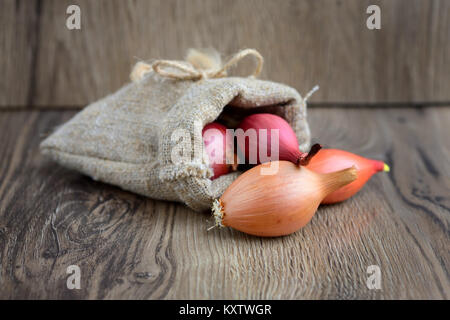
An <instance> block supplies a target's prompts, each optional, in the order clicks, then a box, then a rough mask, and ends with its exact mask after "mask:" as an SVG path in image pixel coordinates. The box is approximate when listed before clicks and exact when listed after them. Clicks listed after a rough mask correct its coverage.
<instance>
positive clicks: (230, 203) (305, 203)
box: [212, 161, 357, 237]
mask: <svg viewBox="0 0 450 320" xmlns="http://www.w3.org/2000/svg"><path fill="white" fill-rule="evenodd" d="M270 167H271V168H277V169H276V170H275V172H276V173H274V174H273V173H272V174H263V170H269V168H270ZM356 178H357V170H356V168H355V167H351V168H347V169H344V170H341V171H336V172H332V173H326V174H320V173H316V172H314V171H311V170H309V169H307V168H305V167H302V166H300V167H298V166H296V165H295V164H293V163H292V162H290V161H273V162H269V163H264V164H261V165H258V166H256V167H253V168H252V169H250V170H248V171H246V172H244V173H243V174H242V175H240V176H239V177H238V178H237V179H236V180H235V181H234V182H233V183H232V184H231V185H230V186H229V187H228V188H227V189H226V190H225V192H224V193H223V195H222V196H221V197H220V199H218V200H215V201H214V204H213V208H212V211H213V215H214V218H215V222H216V226H218V227H231V228H234V229H237V230H239V231H242V232H245V233H248V234H252V235H256V236H262V237H275V236H283V235H288V234H291V233H293V232H295V231H297V230H299V229H300V228H302V227H303V226H305V225H306V224H307V223H308V222H309V221H310V220H311V218H312V217H313V215H314V214H315V212H316V211H317V208H318V206H319V204H320V203H321V202H322V200H323V199H324V198H325V197H326V196H327V195H328V194H330V193H332V192H334V191H336V190H337V189H339V188H341V187H342V186H345V185H347V184H349V183H351V182H352V181H354V180H355V179H356Z"/></svg>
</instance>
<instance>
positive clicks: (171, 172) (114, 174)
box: [41, 72, 310, 211]
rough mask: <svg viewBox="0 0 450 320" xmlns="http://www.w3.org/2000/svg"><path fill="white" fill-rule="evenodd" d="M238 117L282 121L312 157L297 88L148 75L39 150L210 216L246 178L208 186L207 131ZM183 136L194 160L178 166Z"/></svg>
mask: <svg viewBox="0 0 450 320" xmlns="http://www.w3.org/2000/svg"><path fill="white" fill-rule="evenodd" d="M226 106H227V108H226V110H227V111H224V112H223V110H224V108H225V107H226ZM238 110H240V111H244V113H245V112H247V113H248V112H262V111H265V112H267V110H270V111H269V112H274V113H276V114H278V115H280V116H282V117H284V118H285V119H286V120H287V121H288V122H289V123H290V124H291V126H292V128H293V129H294V131H295V132H296V134H297V137H298V140H299V143H300V149H301V150H305V151H306V150H307V149H308V147H309V142H310V131H309V127H308V124H307V121H306V102H305V101H304V99H302V97H301V96H300V94H299V93H298V92H297V91H296V90H295V89H293V88H291V87H288V86H286V85H283V84H279V83H275V82H270V81H262V80H258V79H255V78H253V77H249V78H242V77H220V78H205V77H200V79H172V78H167V77H162V76H160V75H158V74H152V73H151V72H150V73H149V74H147V75H146V76H144V77H142V79H140V80H139V81H135V82H131V83H129V84H127V85H125V86H124V87H122V88H121V89H120V90H119V91H117V92H115V93H114V94H112V95H109V96H107V97H105V98H103V99H101V100H99V101H97V102H94V103H92V104H90V105H88V106H87V107H86V108H84V109H83V110H82V111H80V112H79V113H78V114H77V115H75V116H74V117H73V118H72V119H71V120H69V121H68V122H67V123H65V124H64V125H62V126H60V127H59V128H58V129H57V130H56V131H55V132H54V133H53V134H52V135H50V136H49V137H48V138H46V139H45V140H44V141H43V142H42V143H41V150H42V152H43V153H44V154H46V155H48V156H50V157H51V158H52V159H53V160H55V161H56V162H58V163H60V164H61V165H63V166H66V167H68V168H71V169H75V170H78V171H80V172H82V173H83V174H86V175H88V176H90V177H92V178H93V179H95V180H99V181H103V182H106V183H109V184H113V185H116V186H119V187H121V188H123V189H125V190H129V191H132V192H135V193H138V194H141V195H144V196H148V197H151V198H154V199H162V200H169V201H179V202H183V203H185V204H186V205H188V206H189V207H190V208H192V209H194V210H196V211H200V210H205V209H209V208H210V207H211V204H212V203H213V200H214V199H216V198H217V197H220V196H221V194H222V193H223V191H225V189H226V188H227V187H228V186H229V185H230V184H231V183H232V182H233V180H234V179H235V178H236V177H237V176H238V175H239V174H240V172H234V173H230V174H227V175H224V176H221V177H220V178H218V179H215V180H212V181H211V180H210V179H209V177H211V176H212V171H211V169H210V167H209V162H208V156H207V154H206V152H205V148H204V147H203V142H202V139H201V134H202V133H201V131H202V128H203V126H204V125H206V124H208V123H210V122H213V121H214V120H216V119H217V118H218V117H219V116H222V117H223V116H225V117H224V119H226V114H227V113H228V115H229V116H230V117H232V116H233V113H234V112H235V111H236V112H238ZM177 132H187V133H188V134H189V135H190V137H191V138H190V144H188V145H189V146H190V147H191V149H192V156H191V157H188V158H187V157H182V158H176V157H175V158H174V156H173V150H174V148H175V147H179V143H180V141H179V140H177V139H176V137H174V134H175V133H177Z"/></svg>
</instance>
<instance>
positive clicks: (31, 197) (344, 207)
mask: <svg viewBox="0 0 450 320" xmlns="http://www.w3.org/2000/svg"><path fill="white" fill-rule="evenodd" d="M73 114H74V112H73V111H64V112H63V111H45V112H43V111H8V112H6V111H3V112H0V131H1V132H0V133H1V134H0V141H1V143H0V154H1V162H0V164H1V166H0V288H2V289H1V290H0V298H2V299H5V298H6V299H10V298H24V299H28V298H40V299H42V298H65V299H66V298H67V299H69V298H70V299H72V298H73V299H77V298H101V299H104V298H105V299H112V298H122V299H126V298H135V299H159V298H164V299H187V298H189V299H233V298H240V299H260V298H266V299H323V298H326V299H330V298H332V299H334V298H337V299H353V298H358V299H366V298H367V299H374V298H382V299H392V298H396V299H398V298H415V299H417V298H435V299H449V298H450V279H449V268H450V255H449V240H450V235H449V223H450V215H449V213H450V163H449V161H448V159H449V157H450V141H449V139H448V137H449V136H450V129H449V126H448V124H449V123H450V108H444V107H441V108H426V109H422V108H419V109H395V108H394V109H371V110H367V109H358V108H347V109H336V108H329V109H327V108H316V109H311V110H309V121H310V123H311V127H312V131H313V136H314V140H316V141H321V142H322V143H324V144H325V145H327V146H333V147H337V148H344V149H347V150H350V151H353V152H357V153H359V154H361V155H364V156H367V157H373V158H378V159H382V160H385V161H387V162H388V163H389V164H390V165H391V169H392V170H391V172H390V173H389V174H385V173H383V174H378V175H376V176H375V177H373V178H372V180H370V181H369V183H368V184H367V185H366V186H365V187H364V189H363V190H362V191H361V192H360V193H359V194H358V195H357V196H355V197H354V198H352V199H350V200H349V201H346V202H344V203H342V204H339V205H332V206H323V207H320V208H319V210H318V212H317V214H316V216H315V217H314V218H313V219H312V221H311V223H310V224H308V225H307V226H305V227H304V228H303V229H301V230H300V231H298V232H296V233H295V234H292V235H290V236H286V237H281V238H274V239H264V238H258V237H252V236H247V235H245V234H242V233H240V232H237V231H233V230H231V229H220V230H218V229H216V230H213V231H210V232H207V231H206V228H207V227H209V226H210V225H211V224H212V221H211V218H210V216H209V214H208V213H205V214H199V213H195V212H193V211H191V210H189V209H187V208H185V207H184V206H182V205H180V204H175V203H170V202H163V201H155V200H151V199H146V198H143V197H140V196H137V195H134V194H131V193H128V192H125V191H122V190H120V189H118V188H116V187H113V186H108V185H105V184H102V183H99V182H95V181H93V180H91V179H89V178H87V177H84V176H82V175H80V174H78V173H76V172H73V171H70V170H67V169H64V168H62V167H60V166H58V165H56V164H54V163H52V162H50V161H47V160H45V159H43V157H42V156H41V155H40V154H39V152H38V144H39V142H40V141H41V139H42V138H43V136H45V135H46V134H48V133H49V132H50V131H51V130H53V128H55V126H58V125H60V124H61V123H62V122H64V121H66V120H68V119H69V118H70V117H71V116H72V115H73ZM69 265H78V266H79V267H80V269H81V289H80V290H69V289H67V287H66V279H67V277H68V275H67V273H66V268H67V267H68V266H69ZM370 265H378V266H379V267H380V269H381V286H382V289H381V290H369V289H368V288H367V287H366V279H367V277H368V274H367V273H366V270H367V267H368V266H370Z"/></svg>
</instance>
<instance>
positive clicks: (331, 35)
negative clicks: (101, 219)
mask: <svg viewBox="0 0 450 320" xmlns="http://www.w3.org/2000/svg"><path fill="white" fill-rule="evenodd" d="M70 4H78V5H79V6H80V8H81V30H72V31H71V30H68V29H67V28H66V26H65V23H66V19H67V17H68V15H67V14H66V9H67V7H68V5H70ZM370 4H377V5H379V6H380V7H381V21H382V24H381V30H368V29H367V27H366V19H367V17H368V14H367V13H366V9H367V7H368V6H369V5H370ZM0 6H1V9H0V23H1V26H2V27H1V31H0V37H1V38H0V40H1V41H0V57H2V58H1V61H0V74H2V77H1V78H0V106H11V105H14V106H24V105H27V106H31V105H33V106H54V107H60V106H74V105H77V106H81V105H85V104H87V103H88V102H92V101H94V100H96V99H99V98H101V97H103V96H105V95H106V94H108V93H110V92H113V91H115V90H117V89H118V88H119V87H121V86H122V85H123V84H124V83H126V82H127V81H128V75H129V73H130V70H131V67H132V65H133V64H134V63H135V62H137V61H138V60H139V59H157V58H167V59H180V58H183V56H184V54H185V52H186V50H187V49H188V48H189V47H216V48H217V49H218V50H219V51H220V52H222V53H223V54H224V55H226V56H227V55H231V54H233V53H235V52H237V51H238V50H239V49H242V48H247V47H250V48H256V49H258V50H259V51H260V52H261V53H262V55H263V56H264V57H265V62H266V63H265V67H264V71H263V74H262V78H263V79H270V80H274V81H279V82H283V83H286V84H288V85H291V86H293V87H295V88H296V89H298V90H299V91H300V93H302V94H305V93H306V92H307V91H308V90H310V89H311V88H312V87H313V86H314V85H316V84H319V85H320V86H321V90H320V91H319V92H318V93H317V94H315V95H314V96H313V98H312V100H311V101H312V102H316V103H327V102H339V103H355V102H357V103H360V102H363V103H384V102H415V103H422V102H449V101H450V96H449V94H450V81H449V80H450V79H449V75H450V61H449V54H448V52H450V41H448V39H449V30H450V15H449V14H450V2H449V1H445V0H432V1H423V0H392V1H391V0H346V1H341V0H296V1H272V0H228V1H225V0H216V1H209V0H189V1H185V0H169V1H166V0H164V1H160V0H151V1H147V0H136V1H131V0H126V1H123V0H95V1H89V0H77V1H72V0H30V1H12V0H3V1H2V2H0ZM250 67H251V63H244V64H243V65H239V67H238V68H236V69H235V70H234V72H235V73H237V74H243V75H245V74H247V73H248V72H249V71H250Z"/></svg>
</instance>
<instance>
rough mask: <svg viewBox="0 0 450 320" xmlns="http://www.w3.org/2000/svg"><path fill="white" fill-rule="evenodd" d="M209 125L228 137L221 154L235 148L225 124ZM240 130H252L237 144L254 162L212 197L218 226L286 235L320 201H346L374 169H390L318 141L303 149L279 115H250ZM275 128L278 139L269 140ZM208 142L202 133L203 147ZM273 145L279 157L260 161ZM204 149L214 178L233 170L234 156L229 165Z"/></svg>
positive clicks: (248, 160) (310, 214)
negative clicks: (262, 150) (319, 143)
mask: <svg viewBox="0 0 450 320" xmlns="http://www.w3.org/2000/svg"><path fill="white" fill-rule="evenodd" d="M207 127H214V128H217V129H218V131H217V132H216V134H217V136H218V138H215V139H216V140H215V141H216V142H217V141H218V140H220V139H223V141H228V144H222V145H221V147H222V149H221V150H223V152H224V153H226V151H227V150H230V149H228V148H233V149H232V150H234V145H233V143H234V141H233V139H232V138H230V137H228V139H225V138H224V137H225V136H226V134H227V132H228V131H227V130H226V127H224V126H223V125H220V124H218V123H212V124H209V125H207V126H206V127H205V128H207ZM238 129H242V131H243V132H247V130H254V131H255V133H254V134H253V135H251V134H248V135H246V136H245V140H243V139H237V147H238V151H240V154H241V155H242V156H243V157H244V158H245V161H246V163H252V164H257V165H256V166H254V167H253V168H251V169H249V170H247V171H246V172H244V173H243V174H242V175H240V176H239V177H238V178H237V179H236V180H235V181H234V182H233V183H232V184H231V185H230V186H229V187H228V188H227V190H225V192H224V193H223V195H222V196H221V197H220V199H217V200H215V201H214V203H213V206H212V211H213V216H214V219H215V226H218V227H225V226H227V227H232V228H234V229H237V230H239V231H242V232H245V233H248V234H251V235H256V236H264V237H274V236H283V235H288V234H291V233H293V232H295V231H297V230H299V229H300V228H302V227H303V226H305V225H306V224H307V223H308V222H309V221H310V220H311V218H312V217H313V216H314V214H315V213H316V211H317V208H318V207H319V205H320V204H321V203H336V202H340V201H344V200H346V199H348V198H350V197H351V196H353V195H354V194H356V193H357V192H358V191H359V190H360V189H361V188H362V187H363V185H364V184H365V183H366V182H367V181H368V180H369V179H370V177H371V176H372V175H373V174H374V173H376V172H379V171H389V167H388V166H387V165H386V164H385V163H383V162H381V161H377V160H371V159H366V158H363V157H360V156H358V155H355V154H352V153H350V152H346V151H343V150H338V149H321V148H322V147H321V146H320V145H318V144H315V145H313V146H312V147H311V150H310V151H309V152H308V153H305V152H303V151H302V150H300V149H299V144H298V140H297V137H296V135H295V132H294V131H293V129H292V128H291V126H290V125H289V123H288V122H287V121H286V120H284V119H283V118H281V117H279V116H277V115H273V114H267V113H260V114H253V115H250V116H248V117H246V118H244V119H243V120H242V122H241V124H240V125H239V127H238ZM274 129H275V130H277V132H278V139H277V140H278V141H271V138H272V135H271V131H272V130H274ZM204 132H205V130H204ZM221 137H222V138H221ZM251 137H253V139H251ZM206 140H207V139H205V135H204V141H205V145H206V144H207V142H206ZM230 141H233V143H230ZM209 143H211V142H209ZM272 143H278V159H271V161H268V162H266V161H263V159H261V157H260V152H259V151H260V150H259V149H260V148H262V147H264V148H265V151H266V150H271V146H272ZM206 148H207V153H208V155H209V157H210V163H211V166H212V168H213V170H214V177H213V179H215V178H217V177H219V176H220V175H222V174H226V173H228V172H230V170H232V168H234V169H236V167H237V164H236V159H235V158H234V159H233V160H232V161H231V162H230V161H228V163H233V165H231V166H230V165H228V166H227V165H218V164H217V160H218V159H219V160H222V159H224V158H223V155H222V156H217V154H215V153H214V154H212V153H211V152H208V145H206ZM229 153H230V152H228V154H229ZM263 154H264V153H263ZM225 160H226V159H225ZM210 229H211V228H210Z"/></svg>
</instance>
